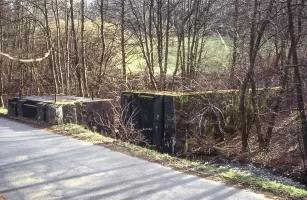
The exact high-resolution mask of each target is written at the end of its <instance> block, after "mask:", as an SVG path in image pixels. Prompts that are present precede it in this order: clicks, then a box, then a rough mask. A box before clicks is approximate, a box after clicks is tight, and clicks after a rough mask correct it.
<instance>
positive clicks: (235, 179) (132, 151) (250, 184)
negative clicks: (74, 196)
mask: <svg viewBox="0 0 307 200" xmlns="http://www.w3.org/2000/svg"><path fill="white" fill-rule="evenodd" d="M0 116H6V117H7V111H5V109H0ZM13 119H15V120H22V121H24V122H26V123H27V124H31V125H34V126H38V127H40V128H46V129H47V130H49V131H51V132H54V133H57V134H60V135H63V136H67V137H71V138H75V139H78V140H83V141H86V142H88V143H91V144H95V145H101V146H104V147H107V148H109V149H112V150H115V151H119V152H122V153H125V154H128V155H131V156H135V157H139V158H142V159H145V160H148V161H151V162H155V163H159V164H162V165H164V166H167V167H170V168H173V169H176V170H179V171H181V172H185V173H188V174H193V175H197V176H200V177H204V178H206V179H211V180H215V181H221V182H226V183H228V184H230V185H232V186H235V187H239V188H248V189H250V190H253V191H255V192H258V193H264V194H266V195H267V196H268V197H269V198H272V199H307V190H305V189H302V188H296V187H293V186H288V185H284V184H282V183H278V182H274V181H268V180H264V179H262V178H259V177H256V176H253V175H251V174H242V173H238V172H235V171H233V170H229V169H224V168H219V167H213V166H210V165H205V164H201V163H199V162H192V161H189V160H186V159H181V158H177V157H173V156H170V155H168V154H164V153H160V152H158V151H155V150H152V149H148V148H145V147H141V146H137V145H134V144H130V143H126V142H123V141H120V140H115V139H112V138H108V137H105V136H103V135H101V134H98V133H95V132H92V131H90V130H88V129H86V128H84V127H82V126H79V125H75V124H66V125H58V126H51V127H47V126H44V125H43V124H38V123H36V122H34V121H31V120H25V119H20V118H16V117H15V118H13Z"/></svg>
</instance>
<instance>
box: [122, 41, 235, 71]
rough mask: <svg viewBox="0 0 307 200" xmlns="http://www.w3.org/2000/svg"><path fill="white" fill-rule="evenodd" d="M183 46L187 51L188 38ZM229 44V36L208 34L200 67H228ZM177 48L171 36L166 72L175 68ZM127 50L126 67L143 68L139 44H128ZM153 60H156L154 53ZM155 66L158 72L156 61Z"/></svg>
mask: <svg viewBox="0 0 307 200" xmlns="http://www.w3.org/2000/svg"><path fill="white" fill-rule="evenodd" d="M185 46H186V52H187V46H188V39H185ZM230 46H231V40H230V39H229V38H220V37H213V36H208V37H207V38H206V40H205V47H204V52H203V57H202V61H201V67H202V69H205V70H208V71H220V70H222V69H227V68H228V67H229V61H230V55H231V50H230ZM177 48H178V43H177V39H176V38H175V37H172V38H171V39H170V46H169V55H168V74H173V72H174V70H175V66H176V60H177ZM127 52H130V54H129V55H127V60H130V62H128V64H127V67H128V68H129V69H130V70H131V71H140V70H142V69H144V66H145V64H146V62H145V59H144V57H143V54H142V51H141V48H140V47H139V46H128V47H127ZM131 52H132V53H131ZM156 52H157V50H156V47H154V55H155V54H156ZM127 54H128V53H127ZM155 60H157V56H156V55H155ZM155 66H156V67H155V71H156V72H159V67H158V65H157V63H156V64H155ZM179 70H180V69H179Z"/></svg>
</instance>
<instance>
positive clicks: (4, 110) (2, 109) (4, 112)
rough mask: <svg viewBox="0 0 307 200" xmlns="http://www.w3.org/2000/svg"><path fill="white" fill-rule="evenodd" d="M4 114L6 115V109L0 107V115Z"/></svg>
mask: <svg viewBox="0 0 307 200" xmlns="http://www.w3.org/2000/svg"><path fill="white" fill-rule="evenodd" d="M1 115H2V116H6V115H7V109H6V108H3V107H0V116H1Z"/></svg>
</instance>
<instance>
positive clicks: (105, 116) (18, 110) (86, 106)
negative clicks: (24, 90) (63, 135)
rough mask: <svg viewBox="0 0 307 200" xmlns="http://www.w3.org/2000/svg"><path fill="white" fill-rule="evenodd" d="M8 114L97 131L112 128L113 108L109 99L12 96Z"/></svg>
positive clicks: (110, 129) (110, 130) (111, 129)
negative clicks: (38, 99) (75, 125)
mask: <svg viewBox="0 0 307 200" xmlns="http://www.w3.org/2000/svg"><path fill="white" fill-rule="evenodd" d="M8 114H9V115H10V116H18V117H24V118H29V119H32V120H35V121H39V122H42V123H47V124H50V125H60V124H68V123H72V124H80V125H83V126H86V127H89V128H91V129H93V130H96V131H99V132H112V131H113V130H114V110H113V106H112V103H111V100H103V99H101V100H93V101H91V100H86V101H76V102H59V103H56V104H55V103H52V102H44V101H35V100H33V99H32V98H31V99H27V98H22V99H19V98H12V99H10V100H9V101H8Z"/></svg>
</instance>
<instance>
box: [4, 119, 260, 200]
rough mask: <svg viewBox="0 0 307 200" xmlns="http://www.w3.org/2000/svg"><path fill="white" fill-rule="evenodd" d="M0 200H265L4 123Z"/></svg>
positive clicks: (14, 124)
mask: <svg viewBox="0 0 307 200" xmlns="http://www.w3.org/2000/svg"><path fill="white" fill-rule="evenodd" d="M0 194H2V195H4V196H6V197H7V198H8V199H9V200H15V199H16V200H22V199H29V200H36V199H38V200H40V199H80V200H81V199H82V200H84V199H131V200H132V199H157V200H160V199H176V200H177V199H180V200H193V199H195V200H199V199H238V200H239V199H244V200H260V199H265V198H264V196H263V195H259V194H255V193H252V192H247V191H244V190H241V189H234V188H232V187H228V186H227V185H225V184H222V183H218V182H213V181H208V180H205V179H201V178H199V177H195V176H191V175H186V174H183V173H180V172H177V171H175V170H172V169H169V168H166V167H163V166H161V165H158V164H154V163H150V162H147V161H144V160H141V159H138V158H134V157H130V156H127V155H124V154H121V153H117V152H112V151H110V150H108V149H106V148H103V147H99V146H94V145H90V144H87V143H84V142H81V141H78V140H74V139H69V138H65V137H63V136H59V135H55V134H52V133H49V132H46V131H43V130H39V129H35V128H32V127H29V126H26V125H23V124H20V123H16V122H12V121H9V120H7V119H3V118H0Z"/></svg>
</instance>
